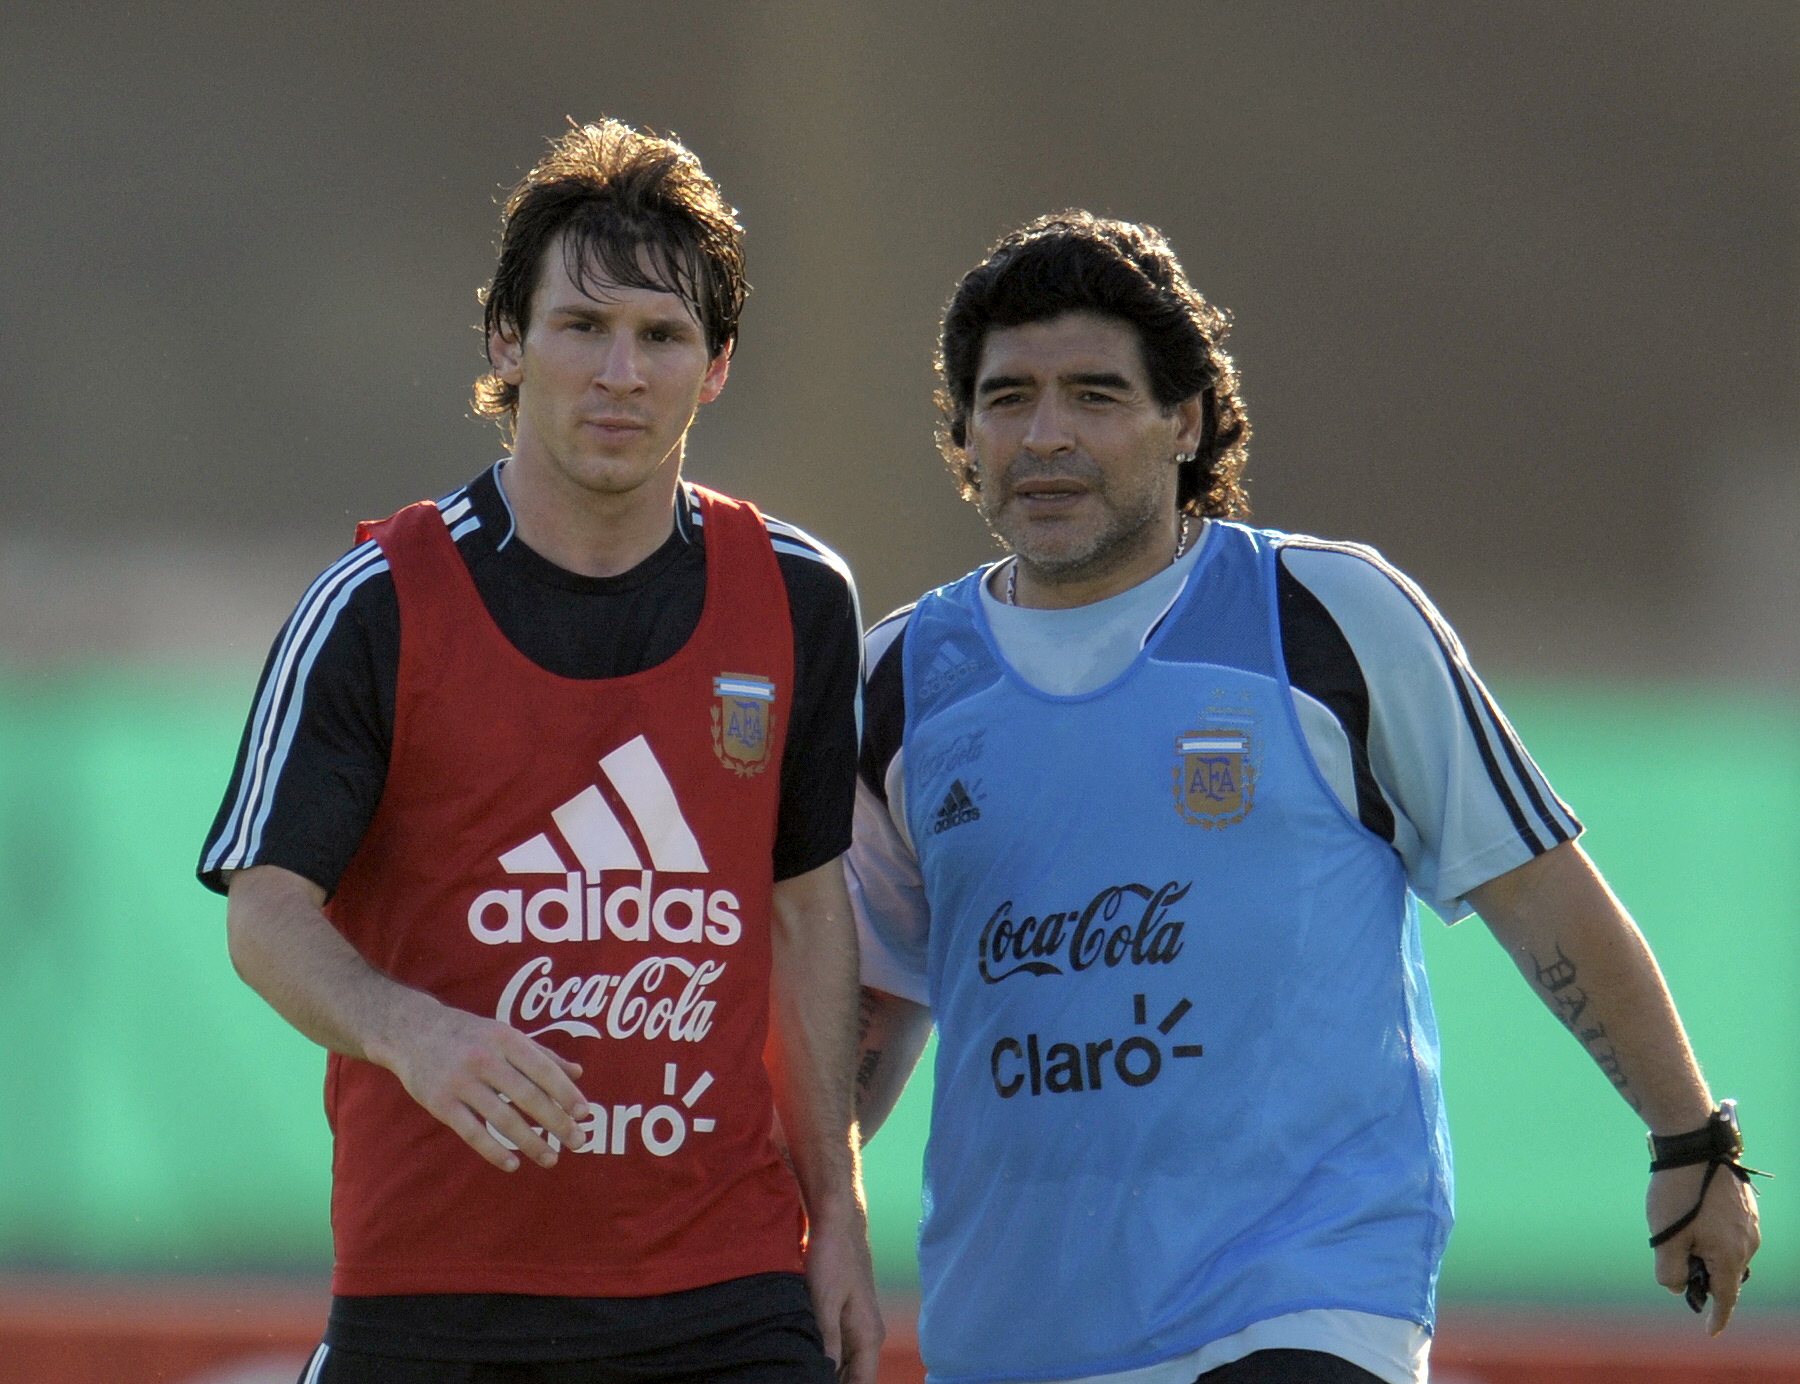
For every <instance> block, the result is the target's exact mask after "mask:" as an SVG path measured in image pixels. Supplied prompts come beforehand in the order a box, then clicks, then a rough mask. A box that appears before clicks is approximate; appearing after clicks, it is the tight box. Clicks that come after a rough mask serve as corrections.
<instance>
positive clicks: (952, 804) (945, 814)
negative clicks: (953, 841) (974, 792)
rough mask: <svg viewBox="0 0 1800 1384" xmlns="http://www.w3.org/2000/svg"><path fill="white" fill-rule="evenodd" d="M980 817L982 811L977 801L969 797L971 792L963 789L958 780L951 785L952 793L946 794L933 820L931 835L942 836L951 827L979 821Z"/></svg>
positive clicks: (960, 781) (961, 783)
mask: <svg viewBox="0 0 1800 1384" xmlns="http://www.w3.org/2000/svg"><path fill="white" fill-rule="evenodd" d="M980 817H981V809H980V808H979V807H977V806H975V800H974V799H973V798H971V797H970V796H969V790H968V789H966V788H964V787H963V781H962V780H961V779H957V780H956V781H955V782H954V783H952V784H951V785H950V791H949V792H948V793H946V794H944V801H943V803H942V804H941V805H940V806H939V807H938V810H937V816H935V817H933V818H932V819H931V834H932V835H933V836H937V835H940V834H942V833H943V832H946V831H949V830H950V828H951V827H960V826H961V825H962V824H963V823H964V822H973V821H977V820H979V819H980Z"/></svg>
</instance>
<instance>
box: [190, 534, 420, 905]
mask: <svg viewBox="0 0 1800 1384" xmlns="http://www.w3.org/2000/svg"><path fill="white" fill-rule="evenodd" d="M387 566H388V563H387V558H386V557H385V556H383V554H382V552H381V549H380V548H379V547H378V546H377V545H376V544H375V543H374V542H373V541H369V542H364V543H359V544H357V545H356V547H354V548H352V549H351V550H350V551H349V552H348V553H346V554H345V555H344V556H343V557H341V558H339V559H338V560H337V561H336V562H335V563H333V564H332V565H331V566H330V567H327V568H326V569H325V570H324V572H322V573H320V575H319V576H318V578H317V579H316V580H314V582H313V584H312V585H311V586H310V587H308V588H307V590H306V594H305V595H303V596H302V597H301V598H300V603H299V605H297V606H296V607H295V608H294V613H293V614H292V615H291V616H289V617H288V622H287V625H286V627H285V628H284V629H283V630H282V632H281V637H280V640H279V641H278V643H277V646H276V651H275V656H274V658H273V659H272V660H271V662H270V664H269V671H268V673H267V674H266V675H265V677H264V679H263V685H262V687H261V689H260V690H259V691H258V693H257V699H256V707H255V710H254V711H253V712H252V714H251V723H250V733H249V736H248V745H247V747H246V750H245V754H244V766H243V770H242V772H241V776H240V778H239V780H238V791H237V797H236V800H235V801H234V802H233V803H232V805H231V813H230V815H229V816H227V817H226V819H225V824H224V826H223V827H222V828H221V829H220V831H219V836H218V839H217V841H216V842H215V843H214V845H213V848H212V850H211V851H209V852H208V853H207V857H206V863H205V865H204V867H203V868H204V869H206V870H208V871H211V870H231V869H236V868H238V867H239V866H240V865H242V864H243V862H244V861H245V860H248V859H251V858H253V857H254V855H255V851H256V847H257V845H258V844H260V839H261V833H262V828H263V825H264V824H265V823H266V822H267V820H268V815H269V810H270V807H271V805H272V804H273V802H274V797H275V793H274V787H273V785H274V784H275V782H276V781H277V780H278V779H279V777H280V773H281V768H282V765H283V763H284V762H285V760H286V757H287V750H288V747H289V746H290V745H291V744H292V742H293V734H294V725H295V723H296V722H297V721H298V719H299V713H300V707H301V704H302V702H303V700H304V687H305V681H306V676H307V674H308V673H309V672H310V671H311V670H312V665H313V662H314V660H315V659H316V658H317V657H318V654H319V649H320V648H321V647H323V645H324V643H325V641H326V639H327V638H328V637H329V636H330V634H331V629H332V626H333V625H334V624H335V623H336V620H337V617H338V615H339V613H340V612H341V611H342V610H343V608H344V604H345V602H346V601H348V600H349V598H350V593H351V592H352V591H354V590H355V589H356V588H357V587H358V586H360V585H362V583H363V582H365V581H367V580H368V579H369V578H370V577H372V576H375V575H376V574H377V573H379V572H385V571H386V570H387Z"/></svg>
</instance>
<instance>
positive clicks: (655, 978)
mask: <svg viewBox="0 0 1800 1384" xmlns="http://www.w3.org/2000/svg"><path fill="white" fill-rule="evenodd" d="M724 974H725V963H724V962H723V961H713V960H710V959H708V960H703V961H690V960H688V959H687V958H686V957H682V956H646V957H644V958H643V959H642V960H641V961H639V962H638V963H637V964H636V965H634V966H633V967H632V968H631V969H630V970H629V971H626V972H625V973H624V974H623V975H585V976H584V975H572V976H565V977H564V978H562V979H560V980H559V979H557V978H556V973H555V970H554V967H553V965H552V963H551V960H550V958H549V957H547V956H538V957H533V958H532V959H531V960H530V961H527V962H526V963H525V964H524V965H523V966H521V967H519V969H518V970H517V971H515V972H513V976H512V979H511V980H509V981H507V982H506V988H505V989H504V990H502V991H501V992H500V1000H499V1003H497V1004H496V1005H495V1006H494V1017H495V1018H496V1019H498V1020H499V1021H500V1022H501V1023H503V1024H509V1025H511V1026H512V1027H513V1028H517V1029H521V1030H523V1031H524V1032H525V1034H526V1036H528V1037H531V1038H536V1037H538V1036H539V1035H540V1034H545V1033H566V1034H568V1035H569V1036H570V1037H572V1038H640V1037H641V1038H669V1039H671V1040H673V1041H675V1042H680V1043H698V1042H699V1041H700V1040H701V1039H702V1038H704V1037H706V1035H707V1034H708V1033H710V1032H711V1031H712V1016H713V1010H714V1009H715V1008H716V1007H717V1004H716V1001H714V1000H710V999H708V998H707V997H706V987H707V986H708V985H711V984H712V983H713V982H714V981H716V980H717V979H719V977H720V976H722V975H724ZM540 1019H548V1020H549V1022H548V1023H543V1024H539V1023H538V1021H539V1020H540ZM590 1021H591V1022H590ZM534 1025H536V1026H535V1027H534Z"/></svg>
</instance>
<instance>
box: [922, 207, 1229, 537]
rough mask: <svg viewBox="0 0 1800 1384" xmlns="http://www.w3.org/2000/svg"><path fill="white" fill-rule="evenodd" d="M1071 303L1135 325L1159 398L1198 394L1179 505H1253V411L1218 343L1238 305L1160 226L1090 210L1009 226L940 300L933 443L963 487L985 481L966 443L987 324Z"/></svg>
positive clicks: (1043, 316) (1064, 309) (1057, 311)
mask: <svg viewBox="0 0 1800 1384" xmlns="http://www.w3.org/2000/svg"><path fill="white" fill-rule="evenodd" d="M1068 312H1091V313H1096V314H1099V315H1100V316H1103V317H1115V318H1118V319H1120V320H1121V321H1123V322H1126V323H1128V324H1129V325H1130V326H1131V327H1132V328H1133V329H1134V330H1135V331H1136V333H1137V338H1138V343H1139V345H1140V346H1141V347H1142V350H1143V355H1144V367H1145V369H1146V370H1147V371H1148V373H1149V376H1150V392H1151V394H1152V395H1153V396H1154V397H1155V399H1156V402H1157V403H1158V404H1160V405H1161V406H1162V407H1163V408H1165V409H1170V408H1173V407H1175V405H1177V404H1179V403H1182V402H1184V401H1185V400H1188V399H1192V398H1194V397H1195V396H1199V399H1200V407H1201V432H1200V446H1199V449H1198V450H1197V451H1196V452H1195V454H1194V459H1193V460H1192V461H1190V462H1186V463H1184V464H1183V465H1182V467H1181V471H1180V475H1179V477H1178V479H1177V482H1176V493H1175V501H1176V504H1177V505H1178V506H1179V507H1180V508H1181V509H1182V510H1184V511H1186V512H1188V513H1191V514H1196V515H1213V516H1217V517H1220V518H1239V517H1242V516H1244V515H1247V514H1248V513H1249V512H1250V502H1249V497H1248V496H1247V495H1246V494H1245V493H1244V482H1243V475H1244V462H1245V459H1246V456H1247V453H1248V451H1249V444H1250V421H1249V418H1248V417H1247V416H1246V415H1245V412H1244V401H1243V399H1242V397H1241V396H1240V395H1239V392H1238V388H1239V386H1238V376H1237V370H1236V368H1235V367H1234V366H1233V365H1232V363H1231V357H1230V356H1228V355H1227V354H1226V353H1225V350H1224V347H1223V344H1222V343H1223V342H1224V340H1225V336H1226V334H1227V333H1228V332H1229V331H1230V329H1231V314H1230V313H1228V312H1226V311H1225V310H1224V309H1222V308H1218V307H1215V306H1214V305H1213V304H1211V303H1209V302H1207V301H1206V299H1204V298H1202V297H1201V296H1200V294H1199V293H1198V292H1196V291H1195V289H1194V287H1193V285H1192V284H1190V283H1189V282H1188V281H1187V275H1186V274H1184V273H1183V272H1182V269H1181V264H1180V262H1179V261H1178V260H1177V259H1176V258H1175V252H1174V251H1173V250H1171V249H1170V248H1169V243H1168V241H1167V240H1165V239H1164V238H1163V234H1162V232H1161V231H1159V230H1157V229H1156V228H1155V227H1154V226H1142V225H1138V224H1135V223H1133V222H1130V221H1110V220H1106V219H1104V218H1101V217H1098V216H1095V215H1093V214H1092V213H1091V212H1085V211H1061V212H1057V213H1055V214H1054V215H1051V216H1043V217H1039V218H1038V219H1037V220H1036V221H1033V222H1032V223H1031V224H1030V225H1028V226H1023V227H1021V228H1020V229H1018V230H1016V231H1014V232H1013V233H1012V234H1010V235H1008V236H1006V237H1005V238H1004V239H1002V240H1001V241H1000V242H999V243H998V244H996V245H995V246H994V247H993V248H992V249H991V250H989V251H988V255H987V258H986V259H984V260H983V261H982V262H981V263H980V264H978V265H976V266H975V268H973V269H971V270H970V271H969V272H968V273H967V274H965V275H964V276H963V279H962V282H961V283H959V284H958V285H957V286H956V292H955V293H953V294H952V295H951V297H950V302H949V304H948V306H946V307H945V309H944V319H943V323H942V327H941V330H940V332H939V337H938V354H937V361H936V364H937V371H938V378H939V380H940V381H941V383H942V387H941V388H940V389H939V390H938V392H937V403H938V409H939V411H940V412H941V414H942V416H943V423H942V426H941V428H940V429H939V432H938V446H939V449H940V450H941V451H942V452H943V454H944V460H945V461H946V462H948V463H949V465H950V470H951V473H952V474H953V475H954V476H955V477H956V482H957V487H958V488H959V489H960V490H961V491H962V494H963V497H964V498H965V499H972V498H974V495H975V492H976V490H977V489H978V488H979V485H978V480H977V477H976V474H975V468H974V467H973V466H972V465H971V464H970V462H969V458H968V451H967V447H968V440H969V436H968V433H969V412H970V410H971V409H972V408H973V407H974V401H975V372H976V370H977V369H978V368H979V366H980V364H981V351H982V347H983V345H984V344H985V343H986V341H987V334H988V333H989V332H990V331H992V330H994V329H995V328H997V327H1019V326H1024V325H1025V324H1026V323H1028V322H1043V321H1048V320H1049V319H1051V318H1053V317H1061V316H1062V315H1063V314H1064V313H1068Z"/></svg>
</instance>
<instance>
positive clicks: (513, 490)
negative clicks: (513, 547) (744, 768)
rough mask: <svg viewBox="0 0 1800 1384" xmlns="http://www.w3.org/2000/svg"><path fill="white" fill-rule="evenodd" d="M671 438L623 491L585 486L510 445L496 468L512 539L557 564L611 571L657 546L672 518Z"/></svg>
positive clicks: (676, 477) (580, 570)
mask: <svg viewBox="0 0 1800 1384" xmlns="http://www.w3.org/2000/svg"><path fill="white" fill-rule="evenodd" d="M681 460H682V447H681V445H680V444H679V443H677V444H676V446H675V449H674V450H673V451H672V452H670V453H669V455H668V457H667V458H665V459H664V461H663V463H662V465H660V466H659V467H657V468H656V470H655V471H654V472H653V473H652V474H651V475H650V477H649V478H648V479H647V480H645V481H644V482H643V484H641V485H638V486H635V487H633V488H632V489H630V490H623V491H609V490H593V489H589V488H588V487H586V486H583V485H579V484H577V483H575V482H574V481H573V480H571V479H570V478H569V477H568V476H566V475H565V474H564V473H563V472H562V471H560V470H559V469H558V468H556V467H554V466H549V465H546V464H544V463H542V462H537V463H535V464H534V461H533V459H532V458H531V457H530V456H529V454H527V453H522V452H518V451H515V452H514V454H513V455H512V456H510V457H508V458H507V460H506V464H505V465H504V466H502V467H501V468H500V476H499V479H500V485H501V488H502V489H503V490H504V491H505V492H506V498H507V501H508V503H510V504H511V505H512V510H513V517H514V519H515V521H516V522H517V525H518V530H517V531H518V536H519V540H520V541H521V542H522V543H524V544H525V545H526V546H527V547H529V548H530V549H531V550H532V551H533V552H535V553H537V554H538V555H539V556H541V557H543V558H545V559H547V560H548V561H550V562H553V563H555V564H556V565H557V566H558V567H561V568H563V569H564V570H565V571H569V572H574V573H577V574H578V575H580V576H584V577H616V576H618V575H620V574H621V573H624V572H629V571H630V570H631V569H632V568H633V567H636V566H637V565H638V564H639V563H640V562H642V561H643V560H644V559H645V558H647V557H649V556H650V554H652V553H654V552H655V551H656V550H657V549H658V548H660V547H661V546H662V545H663V543H664V542H666V541H667V539H668V537H669V532H670V530H671V528H672V527H673V525H674V522H675V487H676V485H677V484H679V483H680V480H681Z"/></svg>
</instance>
